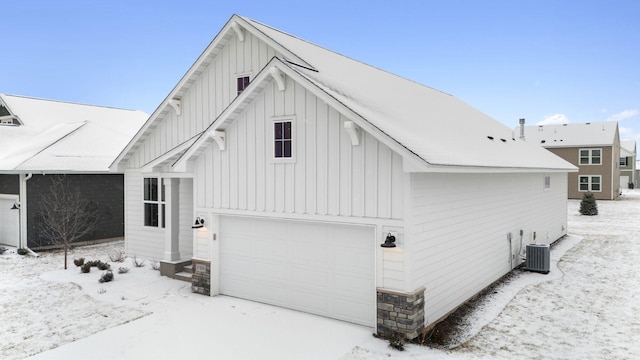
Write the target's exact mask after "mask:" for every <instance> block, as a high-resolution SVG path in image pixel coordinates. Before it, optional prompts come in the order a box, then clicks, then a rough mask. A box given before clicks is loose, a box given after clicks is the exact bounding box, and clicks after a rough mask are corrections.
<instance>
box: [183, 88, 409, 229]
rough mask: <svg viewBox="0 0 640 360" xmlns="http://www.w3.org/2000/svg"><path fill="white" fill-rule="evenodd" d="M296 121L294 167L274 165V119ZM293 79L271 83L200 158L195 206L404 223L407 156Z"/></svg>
mask: <svg viewBox="0 0 640 360" xmlns="http://www.w3.org/2000/svg"><path fill="white" fill-rule="evenodd" d="M292 114H294V115H295V118H296V121H295V126H294V127H293V129H294V134H293V138H294V139H296V140H295V141H294V142H293V145H294V149H293V153H294V154H295V159H296V161H295V163H289V162H285V163H279V162H274V161H273V146H274V144H273V136H272V135H270V134H271V133H272V129H271V127H272V126H273V120H272V119H273V118H274V117H282V116H288V115H292ZM348 120H349V119H347V118H345V117H344V116H343V115H342V114H340V113H338V112H337V111H336V110H334V109H333V108H331V107H329V106H328V105H327V104H326V103H324V102H323V101H321V100H320V99H318V98H316V97H315V96H314V95H313V94H311V93H310V92H308V91H306V90H305V89H304V88H302V87H301V86H299V85H297V84H295V83H294V82H292V81H291V80H290V79H288V81H287V84H286V90H285V91H279V90H277V88H276V85H275V83H271V84H269V85H268V86H267V87H266V88H265V90H264V91H263V92H261V93H260V94H259V95H258V96H257V97H256V98H255V99H254V100H253V101H252V103H251V104H250V105H249V106H248V107H247V108H246V109H245V110H244V111H243V112H242V113H240V114H239V115H238V116H237V117H236V118H235V120H234V121H233V122H231V123H230V124H229V125H228V126H227V127H226V129H224V130H225V132H226V143H227V147H226V150H223V151H220V150H219V148H218V147H217V146H215V145H212V146H209V147H208V148H207V149H206V150H205V151H204V152H203V154H202V155H201V156H200V157H199V158H197V159H196V160H195V179H196V184H197V186H198V189H197V190H198V196H197V197H196V202H197V203H196V208H198V209H233V210H243V211H253V212H277V213H291V214H292V213H297V214H305V215H333V216H354V217H367V218H383V219H402V217H403V215H402V213H403V203H402V201H403V181H402V180H403V177H404V173H403V171H402V157H401V156H400V155H398V154H397V153H394V152H393V151H392V150H391V149H389V148H388V147H387V146H385V145H383V144H382V143H380V142H378V141H377V140H376V139H375V138H373V137H372V136H371V135H368V134H366V133H364V132H363V133H362V134H361V137H362V138H361V141H360V145H358V146H353V145H351V141H350V138H349V135H348V134H347V133H346V131H345V130H344V122H345V121H348Z"/></svg>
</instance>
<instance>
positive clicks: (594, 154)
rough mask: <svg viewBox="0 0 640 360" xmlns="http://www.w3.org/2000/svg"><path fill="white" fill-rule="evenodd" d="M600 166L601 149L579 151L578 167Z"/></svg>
mask: <svg viewBox="0 0 640 360" xmlns="http://www.w3.org/2000/svg"><path fill="white" fill-rule="evenodd" d="M600 164H602V149H580V165H600Z"/></svg>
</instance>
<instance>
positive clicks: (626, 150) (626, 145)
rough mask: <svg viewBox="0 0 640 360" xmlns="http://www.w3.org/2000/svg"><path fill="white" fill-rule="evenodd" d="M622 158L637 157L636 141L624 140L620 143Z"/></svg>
mask: <svg viewBox="0 0 640 360" xmlns="http://www.w3.org/2000/svg"><path fill="white" fill-rule="evenodd" d="M620 156H625V157H626V156H631V157H633V156H636V141H635V140H624V141H620Z"/></svg>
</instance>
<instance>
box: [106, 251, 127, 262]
mask: <svg viewBox="0 0 640 360" xmlns="http://www.w3.org/2000/svg"><path fill="white" fill-rule="evenodd" d="M125 258H126V255H125V252H124V250H122V249H114V250H113V251H112V252H111V254H109V259H111V261H113V262H123V261H124V259H125Z"/></svg>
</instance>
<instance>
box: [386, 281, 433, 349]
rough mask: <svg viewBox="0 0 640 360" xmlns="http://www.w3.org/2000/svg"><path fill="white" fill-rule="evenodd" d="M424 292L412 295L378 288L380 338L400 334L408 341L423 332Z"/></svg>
mask: <svg viewBox="0 0 640 360" xmlns="http://www.w3.org/2000/svg"><path fill="white" fill-rule="evenodd" d="M424 291H425V288H420V289H418V290H416V291H414V292H412V293H405V292H401V291H395V290H387V289H381V288H378V289H377V291H376V296H377V304H378V306H377V307H378V315H377V329H376V330H377V333H378V335H379V336H382V337H391V336H393V335H395V334H401V335H403V336H404V337H405V338H406V339H408V340H413V339H415V338H417V337H418V336H419V335H420V334H421V333H422V331H423V330H424Z"/></svg>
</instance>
